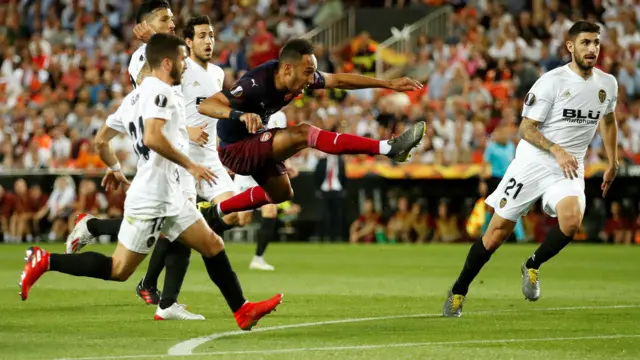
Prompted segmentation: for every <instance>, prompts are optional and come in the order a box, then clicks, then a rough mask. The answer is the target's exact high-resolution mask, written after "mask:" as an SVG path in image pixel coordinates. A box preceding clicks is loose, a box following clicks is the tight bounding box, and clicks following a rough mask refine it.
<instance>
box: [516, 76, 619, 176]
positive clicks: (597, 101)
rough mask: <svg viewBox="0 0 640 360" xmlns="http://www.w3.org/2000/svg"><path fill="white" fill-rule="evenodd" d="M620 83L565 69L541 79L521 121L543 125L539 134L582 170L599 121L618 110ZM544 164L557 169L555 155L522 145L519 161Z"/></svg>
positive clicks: (524, 109)
mask: <svg viewBox="0 0 640 360" xmlns="http://www.w3.org/2000/svg"><path fill="white" fill-rule="evenodd" d="M617 96H618V82H617V81H616V78H615V77H613V76H612V75H610V74H607V73H605V72H603V71H602V70H599V69H596V68H594V69H593V74H592V76H591V77H590V78H588V79H586V80H585V79H583V78H582V77H581V76H580V75H578V74H576V73H575V72H574V71H573V70H571V68H569V65H565V66H562V67H559V68H556V69H554V70H552V71H549V72H547V73H545V74H544V75H542V76H541V77H540V79H538V81H536V83H535V84H534V85H533V87H532V88H531V90H530V91H529V93H528V94H527V96H526V97H525V102H524V107H523V109H522V117H523V118H525V117H526V118H528V119H531V120H535V121H539V122H541V123H542V124H541V126H539V128H538V129H539V131H540V133H542V135H544V137H545V138H547V139H548V140H549V141H551V142H553V143H555V144H557V145H559V146H561V147H562V148H563V149H565V150H566V151H567V152H569V153H570V154H572V155H574V156H575V157H576V158H577V159H578V161H579V163H580V166H581V167H582V166H583V160H584V156H585V154H586V152H587V147H588V146H589V144H590V143H591V141H592V140H593V136H594V135H595V132H596V129H597V126H598V122H599V120H600V119H601V118H602V117H603V116H604V115H607V114H609V113H612V112H613V111H614V110H615V108H616V102H617ZM522 157H526V158H527V159H530V160H531V161H535V160H541V161H544V162H549V163H553V164H555V165H556V166H557V164H556V162H555V159H554V158H553V155H551V154H549V153H547V152H545V151H543V150H540V149H538V148H536V147H535V146H533V145H531V144H530V143H529V142H527V141H526V140H523V141H520V143H519V144H518V147H517V149H516V158H522Z"/></svg>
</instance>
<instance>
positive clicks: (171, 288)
mask: <svg viewBox="0 0 640 360" xmlns="http://www.w3.org/2000/svg"><path fill="white" fill-rule="evenodd" d="M189 257H191V249H190V248H189V247H187V246H186V245H185V244H183V243H181V242H179V241H177V240H176V241H174V242H172V243H171V245H169V251H168V252H167V258H166V267H167V269H166V272H165V274H164V287H163V288H162V296H161V297H160V303H159V305H160V308H161V309H166V308H168V307H170V306H171V305H173V304H174V303H176V302H178V294H180V289H181V288H182V283H183V281H184V277H185V276H186V275H187V269H188V268H189Z"/></svg>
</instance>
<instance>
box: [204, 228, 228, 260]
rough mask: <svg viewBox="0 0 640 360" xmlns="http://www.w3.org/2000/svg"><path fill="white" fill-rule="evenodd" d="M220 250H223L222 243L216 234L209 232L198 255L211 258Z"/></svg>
mask: <svg viewBox="0 0 640 360" xmlns="http://www.w3.org/2000/svg"><path fill="white" fill-rule="evenodd" d="M222 250H224V241H223V240H222V238H221V237H220V236H219V235H218V234H216V233H215V232H213V231H211V233H210V234H209V237H208V239H207V241H206V243H205V246H203V247H202V249H201V251H200V253H201V254H202V256H204V257H213V256H216V255H218V254H219V253H220V252H221V251H222Z"/></svg>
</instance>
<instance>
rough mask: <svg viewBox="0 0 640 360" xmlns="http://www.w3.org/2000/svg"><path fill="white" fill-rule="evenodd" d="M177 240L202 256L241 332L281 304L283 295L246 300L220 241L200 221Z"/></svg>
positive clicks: (202, 221)
mask: <svg viewBox="0 0 640 360" xmlns="http://www.w3.org/2000/svg"><path fill="white" fill-rule="evenodd" d="M187 210H188V209H187ZM193 211H196V209H195V208H194V209H193ZM180 238H181V239H182V240H183V241H184V242H185V244H187V245H188V246H189V247H191V248H192V249H194V250H196V251H198V252H199V253H200V254H201V255H202V260H203V261H204V264H205V267H206V268H207V273H208V274H209V277H210V278H211V280H212V281H213V283H214V284H216V286H217V287H218V288H219V289H220V292H222V295H223V296H224V298H225V300H226V301H227V304H228V305H229V308H230V309H231V311H232V312H233V314H234V317H235V319H236V322H237V324H238V326H239V327H240V328H241V329H242V330H251V328H253V326H255V325H256V324H257V323H258V321H259V320H260V319H261V318H263V317H264V316H265V315H267V314H269V313H271V312H272V311H274V310H275V309H276V307H277V306H278V305H279V304H280V303H281V301H282V294H277V295H276V296H274V297H272V298H270V299H268V300H265V301H260V302H255V303H254V302H249V301H247V300H246V298H245V297H244V294H243V293H242V288H241V287H240V282H239V280H238V277H237V276H236V273H235V272H234V271H233V268H232V267H231V263H230V262H229V258H228V257H227V253H226V251H225V249H224V242H223V241H222V238H221V237H220V236H218V235H217V234H216V233H214V232H213V231H212V230H211V229H210V228H209V227H208V226H207V224H206V222H205V221H204V220H203V219H200V220H198V221H196V222H195V223H193V224H192V225H190V226H189V227H188V228H187V229H186V230H185V231H183V232H182V233H181V234H180Z"/></svg>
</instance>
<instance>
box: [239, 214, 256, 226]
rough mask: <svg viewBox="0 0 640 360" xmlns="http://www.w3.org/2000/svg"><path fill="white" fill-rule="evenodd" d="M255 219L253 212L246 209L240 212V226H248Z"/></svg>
mask: <svg viewBox="0 0 640 360" xmlns="http://www.w3.org/2000/svg"><path fill="white" fill-rule="evenodd" d="M252 221H253V212H252V211H245V212H242V213H240V214H238V226H247V225H249V224H251V222H252Z"/></svg>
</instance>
